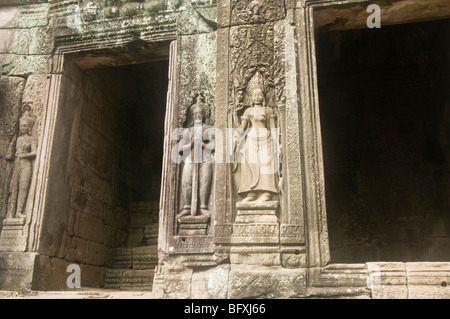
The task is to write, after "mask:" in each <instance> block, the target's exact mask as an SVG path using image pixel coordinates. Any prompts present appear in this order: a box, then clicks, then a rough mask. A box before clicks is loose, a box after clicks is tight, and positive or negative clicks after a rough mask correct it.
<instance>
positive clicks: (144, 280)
mask: <svg viewBox="0 0 450 319" xmlns="http://www.w3.org/2000/svg"><path fill="white" fill-rule="evenodd" d="M157 265H158V246H157V245H149V246H140V247H118V248H116V249H115V251H114V257H113V264H112V267H111V268H109V269H107V270H106V274H105V288H106V289H119V290H134V289H139V290H151V289H152V285H153V276H154V269H155V267H156V266H157Z"/></svg>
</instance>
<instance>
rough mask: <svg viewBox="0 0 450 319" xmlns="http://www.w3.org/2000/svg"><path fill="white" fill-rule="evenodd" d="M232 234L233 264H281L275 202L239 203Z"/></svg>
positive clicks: (231, 259) (231, 254)
mask: <svg viewBox="0 0 450 319" xmlns="http://www.w3.org/2000/svg"><path fill="white" fill-rule="evenodd" d="M236 208H237V216H236V220H235V222H234V224H233V233H232V235H231V241H230V243H231V247H230V261H231V263H232V264H249V265H264V266H269V265H280V262H281V261H280V248H279V242H280V225H279V222H278V218H277V215H276V212H277V208H278V202H277V201H268V202H257V201H256V202H238V203H236Z"/></svg>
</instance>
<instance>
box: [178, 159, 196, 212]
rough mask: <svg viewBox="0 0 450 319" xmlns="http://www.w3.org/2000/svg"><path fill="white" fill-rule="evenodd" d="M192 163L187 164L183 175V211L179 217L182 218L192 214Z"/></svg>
mask: <svg viewBox="0 0 450 319" xmlns="http://www.w3.org/2000/svg"><path fill="white" fill-rule="evenodd" d="M192 169H193V164H192V163H185V164H184V167H183V172H182V175H181V197H182V199H183V209H182V210H181V212H180V213H179V214H178V215H177V217H178V218H179V217H182V216H185V215H188V214H190V212H191V197H192Z"/></svg>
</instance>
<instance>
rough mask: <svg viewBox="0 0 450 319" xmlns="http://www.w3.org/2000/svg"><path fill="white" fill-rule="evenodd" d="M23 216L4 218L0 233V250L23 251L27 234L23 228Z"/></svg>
mask: <svg viewBox="0 0 450 319" xmlns="http://www.w3.org/2000/svg"><path fill="white" fill-rule="evenodd" d="M24 225H25V218H6V219H5V220H4V221H3V229H2V232H1V234H0V251H25V250H26V244H27V236H26V234H24V231H23V228H24Z"/></svg>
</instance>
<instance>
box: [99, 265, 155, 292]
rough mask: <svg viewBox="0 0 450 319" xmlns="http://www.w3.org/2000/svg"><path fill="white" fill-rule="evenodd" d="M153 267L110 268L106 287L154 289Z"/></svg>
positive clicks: (106, 277) (106, 278) (107, 273)
mask: <svg viewBox="0 0 450 319" xmlns="http://www.w3.org/2000/svg"><path fill="white" fill-rule="evenodd" d="M154 274H155V271H154V270H153V269H145V270H142V269H140V270H136V269H108V270H107V271H106V275H105V287H104V288H106V289H118V290H152V285H153V277H154Z"/></svg>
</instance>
